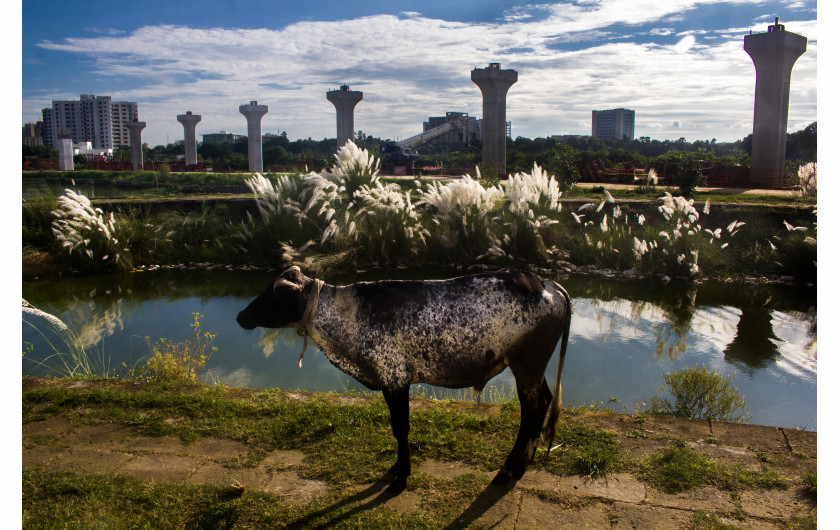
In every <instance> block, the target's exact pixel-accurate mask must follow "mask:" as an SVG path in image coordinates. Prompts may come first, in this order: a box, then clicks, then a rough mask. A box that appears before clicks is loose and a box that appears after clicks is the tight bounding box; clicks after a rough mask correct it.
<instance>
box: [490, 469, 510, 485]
mask: <svg viewBox="0 0 840 530" xmlns="http://www.w3.org/2000/svg"><path fill="white" fill-rule="evenodd" d="M511 478H513V476H512V475H511V473H510V471H508V470H506V469H500V470H499V472H498V473H496V476H495V477H493V480H492V481H490V482H491V484H493V485H494V486H507V485H508V484H510V479H511Z"/></svg>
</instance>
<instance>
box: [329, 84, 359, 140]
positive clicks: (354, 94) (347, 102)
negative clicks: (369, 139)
mask: <svg viewBox="0 0 840 530" xmlns="http://www.w3.org/2000/svg"><path fill="white" fill-rule="evenodd" d="M327 99H328V100H329V101H330V102H331V103H332V104H333V105H335V118H336V145H337V147H339V148H340V147H342V146H343V145H344V144H346V143H347V140H352V139H353V137H354V136H355V133H356V131H355V129H354V127H353V109H354V108H356V104H357V103H359V102H360V101H361V100H362V92H358V91H351V90H350V87H349V86H347V85H341V88H340V89H339V90H329V91H327Z"/></svg>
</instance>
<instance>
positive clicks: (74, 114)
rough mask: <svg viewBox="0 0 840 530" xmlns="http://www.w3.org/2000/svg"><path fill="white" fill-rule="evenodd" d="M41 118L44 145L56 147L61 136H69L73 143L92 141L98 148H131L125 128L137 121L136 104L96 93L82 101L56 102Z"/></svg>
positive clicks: (129, 138) (80, 99) (81, 98)
mask: <svg viewBox="0 0 840 530" xmlns="http://www.w3.org/2000/svg"><path fill="white" fill-rule="evenodd" d="M42 116H43V121H44V127H43V134H44V144H45V145H56V141H57V139H58V138H59V135H68V136H69V137H70V138H72V139H73V142H74V143H84V142H90V143H91V144H92V145H93V147H94V148H96V149H117V148H120V147H130V146H131V137H130V136H129V134H128V127H126V125H127V124H128V123H129V122H131V121H135V120H137V119H138V114H137V103H134V102H128V101H111V96H94V95H93V94H82V95H81V96H79V101H53V102H52V107H50V108H45V109H43V111H42Z"/></svg>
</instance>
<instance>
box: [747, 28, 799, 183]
mask: <svg viewBox="0 0 840 530" xmlns="http://www.w3.org/2000/svg"><path fill="white" fill-rule="evenodd" d="M807 44H808V39H807V38H805V37H803V36H802V35H797V34H796V33H791V32H789V31H785V27H784V26H783V25H781V24H779V18H778V17H776V23H775V24H774V25H772V26H768V27H767V33H750V34H749V35H744V50H746V52H747V53H748V54H749V55H750V57H752V60H753V63H754V64H755V107H754V111H753V137H752V162H751V164H750V181H751V182H750V183H751V184H752V185H760V186H761V187H766V188H780V187H781V186H782V181H783V179H784V172H785V142H786V140H787V120H788V102H789V99H790V73H791V70H792V69H793V63H795V62H796V59H798V58H799V56H800V55H802V54H803V53H805V47H806V45H807Z"/></svg>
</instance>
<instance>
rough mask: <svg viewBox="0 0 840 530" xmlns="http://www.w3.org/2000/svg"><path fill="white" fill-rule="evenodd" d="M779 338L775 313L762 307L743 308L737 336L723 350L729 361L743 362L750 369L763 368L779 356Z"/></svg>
mask: <svg viewBox="0 0 840 530" xmlns="http://www.w3.org/2000/svg"><path fill="white" fill-rule="evenodd" d="M778 341H779V338H778V337H777V336H776V334H775V333H773V315H772V314H771V313H770V311H768V310H767V309H764V308H760V307H745V308H744V309H742V310H741V318H740V319H739V320H738V327H737V331H736V332H735V338H734V339H733V340H732V342H730V343H729V344H728V345H727V346H726V348H725V349H724V350H723V356H724V358H725V359H726V361H727V362H730V363H742V364H744V365H745V366H746V367H747V369H748V370H750V371H752V370H755V369H757V368H763V367H765V366H767V365H768V364H769V363H772V362H775V360H776V357H778V356H779V347H778V344H777V343H778Z"/></svg>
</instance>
